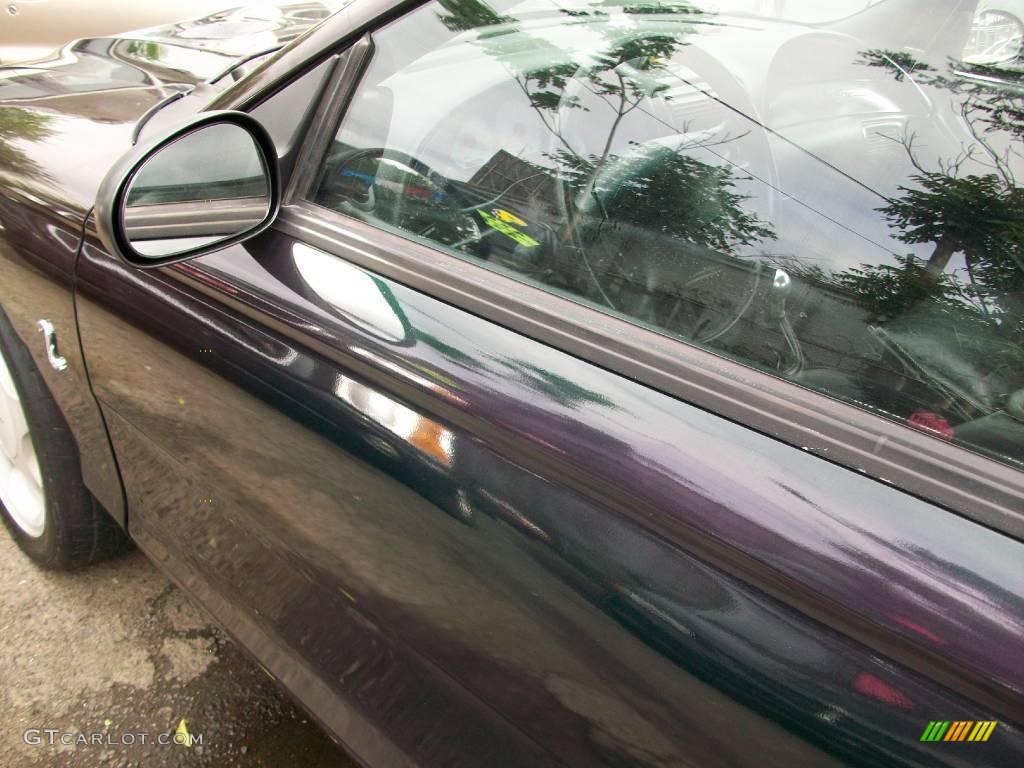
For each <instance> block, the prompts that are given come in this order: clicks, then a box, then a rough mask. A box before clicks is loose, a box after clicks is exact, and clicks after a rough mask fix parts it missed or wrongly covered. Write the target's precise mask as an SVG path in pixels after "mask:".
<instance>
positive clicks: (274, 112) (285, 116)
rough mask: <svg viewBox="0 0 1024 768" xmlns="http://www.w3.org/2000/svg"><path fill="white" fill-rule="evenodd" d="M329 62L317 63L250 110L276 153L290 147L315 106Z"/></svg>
mask: <svg viewBox="0 0 1024 768" xmlns="http://www.w3.org/2000/svg"><path fill="white" fill-rule="evenodd" d="M331 63H332V61H331V60H330V59H329V60H327V61H324V62H322V63H321V64H318V65H317V66H316V67H314V68H313V69H311V70H310V71H309V72H307V73H306V74H304V75H302V77H300V78H298V79H297V80H295V81H294V82H292V83H289V84H288V85H286V86H285V87H284V88H282V89H281V90H280V91H278V92H277V93H275V94H274V95H273V96H271V97H270V98H269V99H267V100H266V101H264V102H262V103H261V104H259V105H258V106H256V107H255V108H254V109H253V110H252V116H253V117H255V118H256V119H257V120H259V121H260V122H261V123H262V124H263V127H264V128H266V129H267V133H269V134H270V138H272V139H273V140H274V146H275V147H277V151H278V154H280V155H284V154H286V153H287V152H288V151H289V150H290V149H291V148H292V144H294V142H295V139H296V135H297V134H298V132H299V128H300V127H301V126H302V123H303V118H304V117H305V115H306V114H307V112H308V111H309V110H311V109H314V108H315V107H316V101H317V99H316V97H317V94H318V93H319V92H320V87H321V86H322V85H323V81H324V76H325V75H326V74H327V72H328V71H329V70H330V65H331Z"/></svg>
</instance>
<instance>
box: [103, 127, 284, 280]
mask: <svg viewBox="0 0 1024 768" xmlns="http://www.w3.org/2000/svg"><path fill="white" fill-rule="evenodd" d="M247 141H248V142H251V146H250V145H249V144H247V143H246V142H247ZM280 206H281V183H280V171H279V168H278V161H277V152H276V150H275V148H274V142H273V140H272V139H271V138H270V135H269V134H268V133H267V131H266V129H265V128H263V126H262V125H260V123H259V121H258V120H256V119H255V118H253V117H252V116H250V115H248V114H246V113H244V112H233V111H216V112H203V113H201V114H199V115H196V116H194V117H192V118H190V119H189V120H188V121H186V122H185V123H183V124H182V125H180V126H178V127H177V128H175V129H174V130H173V131H172V132H170V133H166V134H164V135H162V136H159V137H157V138H155V139H153V140H152V141H149V142H147V143H145V144H142V145H140V146H138V147H136V148H134V149H132V150H131V151H130V152H128V153H127V154H126V155H125V156H124V157H123V158H121V160H119V161H118V163H117V164H116V165H115V166H114V167H113V168H112V169H111V170H110V172H109V173H108V174H107V176H106V178H105V179H104V180H103V183H102V184H101V185H100V190H99V193H98V194H97V198H96V225H97V228H98V230H99V236H100V240H101V241H102V243H103V245H104V247H105V248H106V249H107V251H108V252H109V253H111V254H112V255H114V256H116V257H118V258H119V259H121V260H122V261H124V262H125V263H127V264H130V265H132V266H134V267H140V268H143V269H145V268H153V267H159V266H163V265H165V264H172V263H174V262H178V261H183V260H185V259H191V258H195V257H196V256H202V255H203V254H207V253H212V252H213V251H217V250H220V249H221V248H226V247H227V246H229V245H233V244H235V243H238V242H241V241H242V240H245V239H247V238H250V237H253V236H254V235H257V234H259V233H260V232H262V231H263V230H265V229H266V228H267V227H269V226H270V224H271V223H272V222H273V221H274V218H275V217H276V216H277V213H278V210H279V209H280Z"/></svg>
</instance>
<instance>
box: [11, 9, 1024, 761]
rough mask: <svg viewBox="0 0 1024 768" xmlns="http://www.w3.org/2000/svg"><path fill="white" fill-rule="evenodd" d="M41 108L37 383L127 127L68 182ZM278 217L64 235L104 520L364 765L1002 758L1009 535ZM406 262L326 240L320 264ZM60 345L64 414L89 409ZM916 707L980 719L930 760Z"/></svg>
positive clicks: (1014, 644)
mask: <svg viewBox="0 0 1024 768" xmlns="http://www.w3.org/2000/svg"><path fill="white" fill-rule="evenodd" d="M357 5H358V4H357ZM318 33H319V34H324V33H323V32H322V28H321V30H318V31H317V32H316V33H314V35H316V34H318ZM264 74H265V73H264ZM242 85H243V86H245V85H246V84H245V83H243V84H242ZM133 93H134V95H133V98H140V99H141V94H140V93H139V92H133ZM157 95H158V94H157V93H153V94H152V98H156V97H157ZM147 98H149V97H147ZM108 102H110V103H108ZM117 103H118V100H117V99H111V96H110V94H104V96H103V97H102V99H91V100H89V104H90V108H91V109H109V110H114V109H116V105H117ZM59 108H60V110H61V111H62V113H63V112H64V111H65V110H66V109H67V106H66V105H65V104H61V105H60V107H59ZM54 109H56V107H55V108H54ZM33 110H34V111H33V114H39V113H40V112H39V111H37V110H35V108H33ZM54 122H55V123H56V126H57V128H59V129H60V130H59V131H58V132H56V133H51V134H50V135H48V136H34V137H33V136H29V135H26V136H25V137H24V140H23V141H20V142H18V145H17V146H18V147H19V148H22V149H23V150H24V151H25V152H27V153H28V155H29V157H30V158H33V159H35V161H36V162H37V163H40V164H45V163H47V162H49V163H50V164H51V165H50V166H49V167H50V168H51V172H52V174H53V175H54V176H57V177H59V178H60V180H61V181H60V183H58V182H56V181H54V182H52V183H51V184H50V186H49V187H48V188H44V189H43V190H39V189H38V187H37V186H36V185H35V184H34V183H33V175H32V174H29V173H22V174H21V175H17V174H11V173H9V172H8V173H7V175H6V178H5V188H4V191H3V196H4V197H3V205H4V206H5V210H3V212H2V213H0V221H2V222H3V224H4V226H5V227H6V230H5V231H4V233H3V239H2V240H0V249H2V250H0V256H2V258H0V269H2V270H4V272H5V273H6V274H5V275H4V278H5V279H4V280H2V281H0V291H2V293H0V303H3V305H4V307H5V308H7V310H8V312H9V313H10V314H11V315H12V319H14V320H15V322H16V325H17V327H18V329H19V333H22V335H23V338H24V339H25V340H26V343H27V344H28V345H29V348H30V349H32V351H33V354H35V355H36V356H37V362H38V363H39V364H40V367H41V370H43V371H44V372H46V370H47V369H46V367H45V357H44V355H43V348H42V345H41V344H40V343H33V340H34V337H33V333H34V331H33V330H32V328H31V323H30V321H32V319H33V318H34V317H35V316H36V315H38V314H40V313H41V311H51V312H53V313H54V314H56V311H57V309H59V308H60V307H64V312H65V315H64V317H66V318H68V320H69V321H70V320H72V319H73V318H70V317H69V316H68V314H67V313H68V312H70V311H71V310H70V309H69V307H71V294H70V293H69V290H68V289H69V287H70V285H71V283H72V277H71V274H72V269H73V264H74V253H75V251H76V247H75V246H76V245H77V242H76V241H75V240H71V239H69V242H70V243H71V245H67V246H61V245H60V240H59V238H58V236H57V233H62V232H63V233H69V232H70V233H77V226H78V225H79V222H80V220H81V217H82V216H83V215H84V213H85V211H86V210H87V209H88V207H89V205H90V202H89V196H90V194H93V195H94V194H95V187H96V186H98V184H99V181H100V177H101V176H102V173H103V171H104V170H105V169H106V167H109V165H110V164H112V163H113V161H114V160H115V159H116V156H117V155H119V154H120V148H125V147H126V143H127V138H126V135H127V134H130V129H131V123H132V120H130V119H129V118H128V117H127V116H126V117H124V118H121V119H120V120H118V121H113V122H111V123H110V124H109V126H108V127H107V128H106V129H105V130H106V131H107V133H106V134H104V135H105V136H108V137H110V138H111V139H112V140H111V141H110V142H109V144H105V145H104V146H109V147H110V149H109V150H108V151H106V152H104V156H103V157H98V158H89V159H88V160H87V161H85V162H79V164H78V167H79V168H80V169H81V170H80V172H79V173H80V175H78V176H77V177H76V176H75V175H74V174H72V173H71V170H72V169H74V168H75V167H76V161H75V154H74V152H75V150H74V147H76V146H78V145H76V144H75V143H74V141H75V134H74V133H73V132H74V131H76V130H77V131H79V132H80V131H82V130H84V129H93V126H92V125H91V123H92V122H93V121H92V120H85V119H84V118H83V119H80V120H77V121H76V120H75V119H74V118H67V120H65V118H63V117H62V118H61V119H60V120H56V121H54ZM87 123H89V124H88V125H87ZM65 129H66V131H67V132H66V133H65ZM114 139H116V140H114ZM61 153H63V154H61ZM65 176H66V178H65ZM76 178H77V179H81V181H76ZM90 189H91V190H92V191H91V192H90ZM40 191H43V192H44V193H45V196H44V195H39V192H40ZM27 195H37V196H38V197H39V199H40V200H42V201H43V202H42V203H39V204H37V206H36V207H32V206H30V205H28V203H26V200H29V202H31V200H30V198H28V197H27ZM18 219H23V220H24V222H27V224H22V223H19V222H17V221H16V220H18ZM12 222H15V223H14V224H13V232H14V235H12V234H11V232H12ZM32 222H36V223H34V224H33V223H32ZM62 222H73V223H74V226H71V224H67V223H65V225H64V228H63V229H62V228H61V227H60V226H59V225H60V224H61V223H62ZM286 229H287V228H286V227H284V226H282V227H278V228H277V229H276V230H275V229H271V230H270V231H268V232H267V233H264V234H263V235H260V236H259V237H258V238H255V239H253V240H251V241H249V242H246V243H244V244H242V245H237V246H233V247H231V248H229V249H226V250H224V251H221V252H218V253H216V254H212V255H210V256H206V257H202V258H200V259H196V260H194V261H191V262H187V263H184V264H180V265H175V266H173V267H168V268H164V269H161V270H156V271H139V270H134V269H132V268H130V267H127V266H124V265H123V264H121V263H120V262H118V261H116V260H115V259H114V258H112V257H111V256H110V255H109V254H107V253H105V252H103V250H102V247H101V246H99V243H98V239H97V237H96V233H95V231H94V228H93V227H92V225H91V223H87V224H86V228H85V241H84V246H83V249H82V252H81V256H80V257H79V259H78V264H77V274H76V277H75V291H76V292H75V304H77V319H78V324H79V328H80V331H81V342H82V345H83V348H84V350H85V359H86V360H87V362H88V373H89V379H90V380H91V383H92V388H93V391H94V393H95V395H96V398H97V400H98V401H99V403H100V406H101V407H102V412H103V414H104V415H105V417H106V420H107V425H108V427H109V430H110V437H111V441H112V443H113V446H114V450H115V452H116V455H117V459H118V462H119V464H120V468H121V472H120V476H121V477H122V478H123V480H124V485H125V490H126V493H127V498H128V508H129V510H130V514H129V518H128V524H129V530H130V532H131V533H132V535H133V536H134V537H135V538H136V540H137V541H138V542H139V544H140V546H141V547H142V548H143V549H144V550H145V551H146V552H147V554H149V555H150V556H151V557H152V558H153V559H154V560H155V561H156V562H157V563H159V564H160V565H161V566H162V567H164V568H165V569H166V570H167V571H168V573H170V574H171V575H172V576H173V577H174V578H175V579H176V580H177V581H178V582H179V583H180V584H182V585H183V586H184V587H185V588H186V589H188V590H189V591H190V592H192V593H193V594H194V595H196V596H197V597H198V598H199V599H200V600H201V601H202V602H203V603H204V604H205V605H206V606H207V607H209V608H210V609H211V610H212V611H213V613H214V614H215V615H216V616H217V617H218V618H219V619H220V620H221V621H222V622H223V623H224V624H225V625H226V626H227V627H228V629H229V630H231V631H232V632H233V633H234V634H235V635H236V637H238V638H239V639H240V640H241V642H242V643H243V644H244V645H245V646H246V647H248V648H249V649H250V650H251V651H252V652H253V654H254V655H255V656H256V657H257V658H258V659H259V661H260V662H261V663H262V664H263V665H265V666H266V667H267V668H268V669H269V670H270V671H271V672H272V673H273V674H274V675H275V676H277V677H278V678H279V679H280V680H281V681H282V682H283V683H284V684H285V685H286V686H288V687H289V688H290V689H291V690H292V691H293V693H295V695H296V696H297V697H298V698H300V700H302V701H303V703H304V704H305V705H306V706H307V707H308V708H309V709H310V711H311V712H313V713H314V714H315V715H316V717H318V718H319V719H320V720H321V722H323V723H324V724H325V726H326V727H327V728H328V729H329V730H330V731H331V732H332V733H334V734H335V735H336V736H337V737H338V738H339V739H340V740H341V741H343V742H344V743H345V744H346V745H347V747H348V748H349V749H351V750H352V751H353V752H354V753H355V754H356V755H357V756H359V757H360V758H361V759H363V760H365V761H366V762H368V763H370V764H375V765H377V764H379V765H446V764H453V763H455V764H472V765H534V764H541V765H544V764H552V765H554V764H560V765H592V764H607V765H652V766H654V765H758V766H765V765H777V766H793V765H813V766H818V765H823V766H825V765H841V764H849V765H871V766H874V765H965V766H966V765H972V766H973V765H994V766H1002V765H1005V766H1009V765H1018V764H1019V763H1020V761H1021V757H1022V756H1024V736H1022V733H1021V730H1020V729H1021V725H1022V719H1024V718H1022V696H1024V668H1022V658H1024V657H1022V656H1021V654H1020V645H1021V637H1022V635H1024V604H1022V598H1021V595H1022V594H1024V568H1022V567H1021V564H1022V562H1024V548H1022V545H1021V544H1020V542H1018V541H1016V540H1013V539H1010V538H1009V537H1007V536H1004V535H1002V534H1000V533H997V532H995V531H993V530H990V529H987V528H984V527H982V526H979V525H977V524H974V523H971V522H969V521H967V520H965V519H963V518H961V517H957V516H954V515H951V514H949V513H948V512H947V511H945V510H943V509H941V508H939V507H936V506H933V505H930V504H928V503H926V502H924V501H921V500H919V499H916V498H914V497H912V496H910V495H907V494H905V493H903V492H901V491H899V490H898V489H896V488H893V487H891V486H888V485H886V484H884V483H881V482H878V481H876V480H873V479H871V478H868V477H865V476H862V475H859V474H856V473H854V472H851V471H849V470H847V469H845V468H842V467H839V466H837V465H834V464H832V463H829V462H826V461H824V460H822V459H821V458H819V457H816V456H812V455H810V454H808V453H805V452H803V451H801V450H799V449H798V448H795V447H792V446H788V445H785V444H783V443H780V442H778V441H775V440H772V439H770V438H768V437H765V436H763V435H760V434H757V433H755V432H752V431H750V430H748V429H746V428H744V427H742V426H740V425H737V424H734V423H732V422H729V421H726V420H724V419H722V418H720V417H717V416H715V415H713V414H710V413H707V412H705V411H702V410H699V409H697V408H695V407H693V406H692V405H688V404H686V403H684V402H681V401H679V400H677V399H674V398H672V397H669V396H667V395H664V394H661V393H659V392H656V391H654V390H652V389H649V388H647V387H644V386H642V385H640V384H638V383H636V382H633V381H630V380H627V379H625V378H623V377H621V376H618V375H616V374H614V373H612V372H610V371H607V370H605V369H602V368H598V367H596V366H593V365H590V364H588V363H586V362H584V361H582V360H580V359H577V358H575V357H573V356H570V355H568V354H566V353H564V352H561V351H558V350H555V349H552V348H551V347H548V346H545V345H542V344H540V343H539V342H537V341H534V340H531V339H529V338H525V337H523V336H521V335H520V334H517V333H514V332H512V331H511V330H508V329H506V328H503V327H500V326H497V325H495V324H494V323H492V322H490V321H488V320H487V319H485V318H483V317H480V316H477V315H473V314H469V313H467V312H465V311H463V310H461V309H458V308H457V307H454V306H452V305H450V304H447V303H445V302H442V301H439V300H438V299H436V298H433V297H431V296H429V295H426V294H424V293H422V292H419V291H416V290H413V289H411V288H409V287H406V286H403V285H401V284H399V283H397V282H395V281H393V280H389V279H384V278H381V277H379V276H375V275H368V274H367V273H366V272H365V271H364V270H361V269H359V268H357V267H354V266H352V265H350V264H348V263H346V261H345V260H344V259H339V258H338V257H336V256H334V255H328V254H325V253H323V252H321V251H318V250H316V249H313V248H311V247H310V246H309V245H308V244H306V243H304V242H302V238H300V237H296V235H295V234H294V230H288V231H286ZM289 232H292V234H289ZM401 244H402V241H400V240H398V239H397V238H394V237H392V236H389V235H383V234H380V233H375V232H374V231H373V230H372V229H370V228H369V227H366V226H365V225H361V224H358V223H356V222H353V223H352V225H351V226H350V227H349V228H348V233H347V237H346V238H345V239H344V242H343V247H342V248H341V250H342V251H343V252H344V249H345V248H349V249H350V250H351V252H352V253H353V256H354V254H355V251H356V250H360V249H361V250H367V249H369V250H373V249H382V250H386V249H387V248H399V247H402V245H401ZM27 254H32V255H31V256H29V255H27ZM62 254H63V256H62ZM42 264H45V267H44V266H41V265H42ZM44 273H45V274H46V275H48V276H49V275H52V277H45V278H44V277H42V274H44ZM316 276H321V279H323V278H325V277H330V278H331V279H334V280H338V281H344V282H345V283H346V284H349V285H352V286H354V287H353V290H354V291H358V294H357V296H356V298H358V301H355V300H353V302H352V304H350V305H345V304H338V303H337V300H336V299H335V298H334V297H332V296H331V294H330V291H327V290H325V286H326V284H327V283H326V282H321V281H320V280H317V279H315V278H316ZM48 286H52V287H48ZM47 296H52V297H53V298H52V299H49V300H48V299H47V298H46V297H47ZM354 307H359V308H360V309H358V310H356V309H354ZM51 319H53V318H51ZM54 322H55V324H56V325H58V329H60V328H61V327H62V325H61V319H60V317H58V318H57V319H55V320H54ZM70 327H71V328H72V329H73V328H74V326H73V325H72V326H70ZM71 352H72V354H69V353H68V352H64V350H63V348H62V353H63V354H65V356H68V357H69V360H71V362H72V366H71V369H70V371H69V372H70V373H72V374H76V376H77V378H72V377H70V376H67V373H68V372H66V373H65V374H64V375H65V376H66V377H67V378H65V379H59V378H57V377H56V376H54V374H55V372H54V373H53V374H51V373H47V375H48V377H49V378H48V383H51V387H52V388H53V389H54V393H55V396H57V397H58V400H59V401H60V402H61V404H62V407H64V408H65V411H66V412H67V413H68V414H69V416H68V417H69V420H70V419H71V415H70V414H71V413H73V409H72V407H71V406H70V405H67V403H70V402H72V400H71V398H72V397H74V396H77V397H78V398H79V402H80V403H82V404H83V406H90V405H92V404H93V403H94V402H95V401H92V400H90V394H89V392H88V389H87V388H86V380H85V375H84V370H83V369H82V368H81V366H82V360H81V357H80V356H75V354H73V353H74V350H71ZM76 371H77V373H76ZM61 388H64V389H66V390H68V392H70V393H73V394H67V395H63V396H62V395H60V394H59V392H60V390H61ZM86 410H88V412H89V418H91V419H92V421H93V422H94V423H99V417H98V413H97V411H96V409H95V408H92V409H88V408H87V409H86ZM400 422H401V424H402V426H401V427H400ZM410 424H412V425H413V426H412V427H410V426H409V425H410ZM83 433H84V430H83ZM77 434H78V433H77V432H76V435H77ZM79 441H80V448H81V449H82V450H83V451H85V450H86V448H85V446H83V445H82V437H80V436H79ZM90 450H91V449H90ZM83 455H84V453H83ZM94 490H95V489H94ZM935 719H948V720H954V719H962V720H989V719H991V720H998V721H999V725H998V726H997V728H996V731H995V732H994V734H993V737H992V738H991V739H990V740H989V742H986V743H985V744H963V745H948V744H947V745H942V744H938V745H936V744H929V743H921V742H920V741H919V738H920V736H921V733H922V732H923V730H924V728H925V726H926V725H927V724H928V722H929V721H930V720H935Z"/></svg>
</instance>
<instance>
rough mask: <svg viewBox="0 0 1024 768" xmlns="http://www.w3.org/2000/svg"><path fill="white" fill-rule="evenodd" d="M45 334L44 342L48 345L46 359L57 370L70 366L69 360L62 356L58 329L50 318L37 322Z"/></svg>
mask: <svg viewBox="0 0 1024 768" xmlns="http://www.w3.org/2000/svg"><path fill="white" fill-rule="evenodd" d="M36 326H37V327H38V328H39V330H40V332H42V334H43V342H44V343H45V345H46V359H47V360H49V361H50V367H51V368H53V370H55V371H63V370H65V369H66V368H67V367H68V361H67V360H66V359H65V358H63V357H61V356H60V352H59V351H58V349H57V330H56V329H55V328H54V327H53V323H51V322H50V321H49V320H40V321H39V322H38V323H36Z"/></svg>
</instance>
